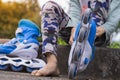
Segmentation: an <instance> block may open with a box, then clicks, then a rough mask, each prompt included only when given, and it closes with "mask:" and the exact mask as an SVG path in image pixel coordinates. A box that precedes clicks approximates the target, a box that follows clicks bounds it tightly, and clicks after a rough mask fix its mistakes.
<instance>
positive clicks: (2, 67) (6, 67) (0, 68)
mask: <svg viewBox="0 0 120 80" xmlns="http://www.w3.org/2000/svg"><path fill="white" fill-rule="evenodd" d="M8 67H9V66H8V65H0V70H6V69H8Z"/></svg>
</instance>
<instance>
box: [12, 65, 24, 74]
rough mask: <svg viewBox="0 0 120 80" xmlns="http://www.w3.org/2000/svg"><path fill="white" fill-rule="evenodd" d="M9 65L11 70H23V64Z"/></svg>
mask: <svg viewBox="0 0 120 80" xmlns="http://www.w3.org/2000/svg"><path fill="white" fill-rule="evenodd" d="M10 66H11V69H12V70H13V71H17V72H18V71H22V70H23V66H14V65H10Z"/></svg>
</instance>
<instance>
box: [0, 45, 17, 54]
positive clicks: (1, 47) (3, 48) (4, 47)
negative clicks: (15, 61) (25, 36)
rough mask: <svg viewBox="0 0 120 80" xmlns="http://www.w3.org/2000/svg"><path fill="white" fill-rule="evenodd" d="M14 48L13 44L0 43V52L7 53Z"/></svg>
mask: <svg viewBox="0 0 120 80" xmlns="http://www.w3.org/2000/svg"><path fill="white" fill-rule="evenodd" d="M14 49H16V46H15V45H3V44H0V54H9V53H11V52H12V51H13V50H14Z"/></svg>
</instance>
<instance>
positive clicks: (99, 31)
mask: <svg viewBox="0 0 120 80" xmlns="http://www.w3.org/2000/svg"><path fill="white" fill-rule="evenodd" d="M104 33H105V29H104V28H103V27H102V26H99V27H97V30H96V36H97V37H99V36H101V35H102V34H104Z"/></svg>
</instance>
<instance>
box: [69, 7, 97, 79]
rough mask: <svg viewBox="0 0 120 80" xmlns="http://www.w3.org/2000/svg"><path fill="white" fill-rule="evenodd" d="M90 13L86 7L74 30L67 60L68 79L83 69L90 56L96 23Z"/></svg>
mask: <svg viewBox="0 0 120 80" xmlns="http://www.w3.org/2000/svg"><path fill="white" fill-rule="evenodd" d="M91 13H92V11H91V9H89V8H88V9H86V11H85V13H84V14H83V16H82V21H81V23H80V24H79V25H78V26H77V29H76V31H75V36H74V41H73V44H72V46H71V50H70V54H69V60H68V66H69V70H68V77H69V78H70V79H73V78H74V77H75V76H76V74H77V72H78V71H79V72H82V71H84V70H85V69H86V67H87V66H88V64H89V62H90V61H91V58H92V53H93V49H92V48H93V47H94V45H93V44H94V39H95V34H96V25H95V22H94V21H93V20H92V19H91Z"/></svg>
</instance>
